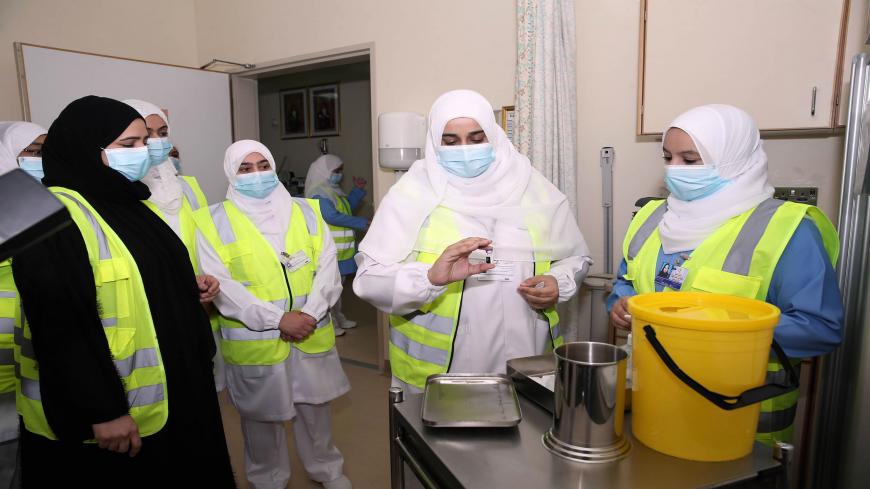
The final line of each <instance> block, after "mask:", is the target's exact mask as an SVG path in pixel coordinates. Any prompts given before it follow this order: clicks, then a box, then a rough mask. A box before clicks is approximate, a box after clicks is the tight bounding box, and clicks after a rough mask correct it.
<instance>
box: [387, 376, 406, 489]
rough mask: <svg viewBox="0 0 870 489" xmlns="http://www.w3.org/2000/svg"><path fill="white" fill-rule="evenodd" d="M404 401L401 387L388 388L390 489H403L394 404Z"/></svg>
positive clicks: (402, 471)
mask: <svg viewBox="0 0 870 489" xmlns="http://www.w3.org/2000/svg"><path fill="white" fill-rule="evenodd" d="M404 400H405V394H404V392H403V391H402V388H401V387H390V404H389V406H388V407H389V410H390V488H391V489H405V474H404V470H403V469H404V464H403V462H402V454H401V451H400V450H399V447H397V446H396V442H397V441H398V438H399V425H398V423H396V413H395V410H396V406H395V405H396V404H398V403H400V402H403V401H404Z"/></svg>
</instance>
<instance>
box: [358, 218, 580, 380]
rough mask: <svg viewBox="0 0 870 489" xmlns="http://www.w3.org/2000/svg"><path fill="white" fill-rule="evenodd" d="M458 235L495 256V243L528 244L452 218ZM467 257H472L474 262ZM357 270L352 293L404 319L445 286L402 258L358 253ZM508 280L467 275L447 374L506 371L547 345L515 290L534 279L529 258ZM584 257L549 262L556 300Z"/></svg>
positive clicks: (502, 230) (567, 294)
mask: <svg viewBox="0 0 870 489" xmlns="http://www.w3.org/2000/svg"><path fill="white" fill-rule="evenodd" d="M454 216H455V218H456V221H457V225H458V226H459V228H460V230H461V233H462V235H463V236H481V237H491V239H492V240H493V246H494V248H495V251H494V254H495V255H496V256H497V254H498V243H512V244H518V243H527V242H528V240H529V236H528V234H526V233H522V232H520V231H519V230H516V229H515V228H512V227H507V226H503V227H499V226H497V225H496V224H495V223H494V221H492V220H484V219H480V218H472V217H468V216H465V215H461V214H454ZM475 255H476V253H475V254H473V255H472V259H474V258H475ZM357 263H358V264H359V271H357V275H356V278H355V279H354V286H353V287H354V292H355V293H356V294H357V295H358V296H359V297H360V298H362V299H364V300H366V301H368V302H369V303H371V304H372V305H374V306H375V307H377V308H378V309H380V310H381V311H384V312H386V313H389V314H397V315H403V314H408V313H410V312H413V311H415V310H417V309H418V308H419V307H420V306H422V305H423V304H426V303H428V302H431V301H433V300H435V299H436V298H437V297H438V296H439V295H440V294H442V293H443V292H444V291H445V290H446V289H447V287H438V286H435V285H432V284H431V283H430V282H429V279H428V277H427V272H428V271H429V268H430V267H431V266H430V265H427V264H424V263H419V262H415V261H411V260H410V259H406V260H405V261H404V262H402V263H396V264H393V265H383V264H380V263H378V262H377V261H375V260H374V259H373V258H371V257H370V256H368V255H366V254H364V253H360V254H358V255H357ZM510 263H511V264H512V266H513V271H512V274H511V275H510V281H506V282H503V281H483V280H479V279H478V278H477V277H474V276H472V277H469V278H468V279H467V280H466V281H465V288H464V292H463V298H462V309H461V312H460V316H459V325H458V327H457V331H456V341H455V342H454V348H453V357H452V360H451V364H450V370H449V371H450V372H453V373H505V370H506V366H505V362H506V361H507V360H509V359H511V358H519V357H526V356H532V355H540V354H542V353H544V352H545V351H546V349H547V348H548V347H549V346H550V344H551V343H550V332H549V325H548V322H547V321H546V318H544V316H543V315H541V314H540V313H539V312H538V311H536V310H534V309H532V308H531V307H530V306H529V305H528V303H527V302H526V301H525V299H524V298H523V297H522V296H521V295H520V294H519V292H517V287H518V286H519V284H520V283H521V282H522V281H524V280H526V279H528V278H531V277H533V276H534V263H533V262H532V256H531V254H530V255H529V256H528V257H527V259H526V260H525V261H512V262H510ZM588 267H589V260H588V258H587V257H580V256H571V257H567V258H564V259H562V260H558V261H556V262H553V264H552V267H551V269H550V271H549V272H548V273H547V275H552V276H553V277H555V278H556V281H557V282H558V284H559V301H560V302H564V301H567V300H568V299H570V298H571V297H572V296H573V295H574V294H575V293H576V291H577V283H579V281H582V280H583V278H584V277H585V275H586V272H587V271H588ZM393 385H394V386H399V387H405V388H406V389H408V390H409V391H411V392H419V389H417V388H415V387H413V386H409V385H407V384H404V383H403V382H401V381H399V380H398V379H396V378H395V377H394V378H393Z"/></svg>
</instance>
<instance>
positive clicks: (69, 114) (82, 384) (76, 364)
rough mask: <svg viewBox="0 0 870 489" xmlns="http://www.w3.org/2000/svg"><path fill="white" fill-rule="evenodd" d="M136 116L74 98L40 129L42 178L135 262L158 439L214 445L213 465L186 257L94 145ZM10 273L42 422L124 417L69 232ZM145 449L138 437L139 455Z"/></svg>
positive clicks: (208, 377) (214, 428) (140, 194)
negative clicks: (148, 330) (162, 381)
mask: <svg viewBox="0 0 870 489" xmlns="http://www.w3.org/2000/svg"><path fill="white" fill-rule="evenodd" d="M137 119H141V117H140V116H139V114H138V113H137V112H136V111H135V110H134V109H133V108H131V107H129V106H128V105H126V104H123V103H121V102H118V101H116V100H112V99H107V98H102V97H95V96H88V97H84V98H81V99H79V100H76V101H74V102H72V103H71V104H70V105H69V106H67V108H66V109H64V110H63V112H61V114H60V116H59V117H58V118H57V120H55V121H54V123H53V124H52V125H51V128H50V129H49V130H48V136H47V137H46V141H45V146H44V149H43V167H44V169H45V179H44V180H43V182H44V183H45V184H46V185H47V186H63V187H66V188H69V189H71V190H74V191H76V192H79V193H80V194H81V195H82V196H83V197H84V198H85V200H86V201H87V202H88V203H89V204H90V205H92V206H93V207H94V209H96V211H97V213H98V214H99V215H100V216H101V217H102V218H103V219H104V220H105V221H106V223H107V224H108V225H109V227H110V228H111V229H112V230H113V231H114V232H115V233H117V235H118V236H119V237H120V238H121V241H123V243H124V245H125V246H126V247H127V249H128V250H129V251H130V253H131V254H132V256H133V259H134V260H135V262H136V265H137V268H138V270H139V273H140V274H141V276H142V282H143V284H144V286H145V292H146V295H147V298H148V305H149V307H150V311H151V318H152V320H153V323H154V327H155V331H156V333H157V340H158V343H159V348H160V354H161V356H162V359H163V365H164V369H165V372H166V377H167V388H168V391H167V398H168V399H169V402H170V409H169V412H170V416H169V421H168V423H167V426H166V427H165V428H164V430H161V436H163V437H165V438H166V439H167V440H171V441H170V443H171V444H174V445H176V448H177V449H178V450H182V453H183V451H184V450H189V449H190V450H192V449H193V447H190V446H186V442H185V441H184V440H186V439H191V440H197V439H198V438H199V439H198V440H197V442H196V443H197V444H200V443H201V444H208V443H212V444H216V446H217V447H218V448H217V451H218V454H217V455H216V456H218V458H222V457H221V455H220V447H223V446H225V445H224V442H223V431H222V428H221V425H220V413H219V410H218V407H217V403H216V400H215V394H214V380H213V377H212V370H211V369H212V363H211V359H212V356H213V355H214V340H213V339H212V335H211V330H210V327H209V323H208V317H207V316H206V314H205V312H204V311H203V309H202V307H201V305H200V304H199V300H198V297H199V291H198V288H197V286H196V280H195V277H194V273H193V267H192V265H191V263H190V259H189V255H188V253H187V250H186V249H185V247H184V244H183V243H182V242H181V240H179V239H178V237H177V236H176V235H175V233H174V232H173V231H172V229H171V228H170V227H169V226H168V225H166V224H165V223H164V222H163V220H162V219H161V218H160V217H159V216H158V215H157V214H155V213H154V212H152V211H151V210H150V209H148V208H147V207H146V206H145V205H144V204H142V202H141V200H142V199H145V198H147V197H148V196H149V193H148V188H147V187H146V186H145V185H144V184H142V183H138V182H130V181H128V180H127V179H126V177H124V176H123V175H122V174H120V173H118V172H116V171H115V170H113V169H111V168H109V167H107V166H106V165H104V164H103V162H102V160H101V157H100V154H101V151H102V148H105V147H106V146H108V145H109V144H111V143H112V142H113V141H114V140H115V139H117V138H118V136H120V135H121V133H123V132H124V131H125V130H126V129H127V127H128V126H129V125H130V124H131V123H133V122H134V121H136V120H137ZM13 272H14V275H15V282H16V284H17V285H18V287H19V291H20V294H21V298H22V304H23V306H24V311H25V314H26V316H27V319H28V322H29V323H30V327H31V331H32V335H33V347H34V350H35V353H36V356H37V359H38V361H39V372H40V388H41V394H42V401H43V407H44V408H45V413H46V417H47V419H48V421H49V424H50V425H51V426H52V428H53V430H54V431H55V433H56V434H57V435H58V437H59V438H60V439H62V440H64V439H66V440H82V439H87V438H91V437H92V436H93V433H92V430H91V425H92V424H96V423H102V422H106V421H110V420H113V419H116V418H118V417H120V416H123V415H124V414H127V412H128V406H127V401H126V396H125V394H124V390H123V386H122V384H121V380H120V378H119V377H118V373H117V371H116V370H115V367H114V363H113V362H112V358H111V354H110V351H109V348H108V342H107V340H106V335H105V333H104V331H103V326H102V324H101V322H100V319H99V313H98V311H99V307H100V305H99V304H97V299H96V292H95V287H94V276H93V271H92V268H91V265H90V263H89V260H88V255H87V250H86V247H85V244H84V241H83V239H82V235H81V233H80V232H79V229H78V228H77V227H76V226H71V227H68V228H66V229H65V230H63V231H61V232H60V233H58V234H56V235H55V236H53V237H52V238H49V239H47V240H45V241H44V242H42V243H40V244H37V245H36V246H34V247H32V248H31V249H28V250H27V251H26V252H24V253H21V254H20V255H18V256H15V257H14V258H13ZM211 401H215V402H213V403H212V402H211ZM184 433H187V434H186V435H185V436H181V435H182V434H184ZM175 434H179V437H178V438H176V436H175ZM149 438H151V437H149ZM206 440H208V441H206ZM155 442H156V439H155ZM152 443H154V442H152ZM147 446H148V445H147V441H146V445H144V446H143V449H146V447H147ZM198 446H199V445H198ZM198 449H200V450H201V448H198ZM99 453H102V452H99ZM223 453H224V455H225V453H226V451H225V449H224V450H223ZM179 458H180V459H184V456H181V457H179Z"/></svg>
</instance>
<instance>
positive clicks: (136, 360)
mask: <svg viewBox="0 0 870 489" xmlns="http://www.w3.org/2000/svg"><path fill="white" fill-rule="evenodd" d="M158 365H160V362H159V361H158V360H157V350H156V349H154V348H143V349H141V350H137V351H136V352H135V353H133V354H132V355H130V356H129V357H127V358H125V359H123V360H115V368H117V369H118V374H119V375H120V376H121V377H129V376H130V374H132V373H133V371H134V370H136V369H137V368H144V367H157V366H158Z"/></svg>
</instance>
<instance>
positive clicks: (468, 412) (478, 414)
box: [422, 374, 523, 428]
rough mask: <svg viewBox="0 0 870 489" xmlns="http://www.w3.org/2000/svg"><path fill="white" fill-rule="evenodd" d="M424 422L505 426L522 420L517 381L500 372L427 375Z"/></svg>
mask: <svg viewBox="0 0 870 489" xmlns="http://www.w3.org/2000/svg"><path fill="white" fill-rule="evenodd" d="M422 411H423V413H422V418H423V425H424V426H431V427H437V428H504V427H510V426H516V425H518V424H519V423H520V421H522V419H523V413H522V411H520V402H519V399H518V398H517V392H516V390H515V389H514V385H513V383H512V382H511V381H510V379H508V378H507V376H505V375H497V374H437V375H430V376H429V378H428V379H426V390H425V392H424V394H423V410H422Z"/></svg>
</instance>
